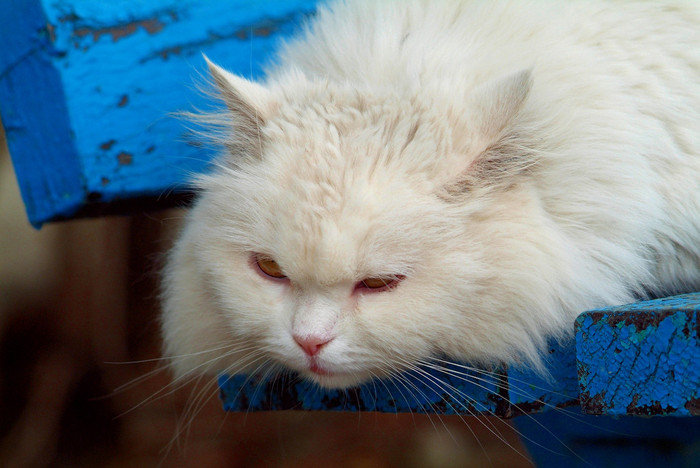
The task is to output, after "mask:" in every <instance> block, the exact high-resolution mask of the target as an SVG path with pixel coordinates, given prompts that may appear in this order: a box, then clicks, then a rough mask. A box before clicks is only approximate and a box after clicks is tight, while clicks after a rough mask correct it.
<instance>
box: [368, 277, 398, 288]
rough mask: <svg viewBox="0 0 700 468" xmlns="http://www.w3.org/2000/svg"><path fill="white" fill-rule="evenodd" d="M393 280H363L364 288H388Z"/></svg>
mask: <svg viewBox="0 0 700 468" xmlns="http://www.w3.org/2000/svg"><path fill="white" fill-rule="evenodd" d="M390 282H391V280H385V279H384V278H365V279H363V280H362V286H364V287H365V288H367V289H378V288H383V287H384V286H387V285H388V283H390Z"/></svg>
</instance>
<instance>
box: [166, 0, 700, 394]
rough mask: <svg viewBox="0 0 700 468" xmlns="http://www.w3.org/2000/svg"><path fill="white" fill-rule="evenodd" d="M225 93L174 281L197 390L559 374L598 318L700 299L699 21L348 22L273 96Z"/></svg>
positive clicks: (492, 11) (427, 15) (291, 58)
mask: <svg viewBox="0 0 700 468" xmlns="http://www.w3.org/2000/svg"><path fill="white" fill-rule="evenodd" d="M210 70H211V72H212V76H213V78H214V80H215V81H216V83H217V85H218V87H219V89H220V91H221V95H222V97H223V99H224V101H225V103H226V104H227V106H228V110H227V116H226V117H225V119H224V120H223V121H222V119H221V117H220V116H218V117H217V116H214V117H207V116H204V117H203V118H204V119H205V120H207V119H211V120H213V121H214V122H218V123H219V124H221V123H223V128H220V129H219V133H218V138H219V140H220V141H221V142H222V143H223V144H225V145H226V147H227V154H226V155H225V156H224V157H222V159H221V160H220V164H219V166H218V167H217V168H216V169H215V170H214V171H213V172H212V173H211V174H209V175H205V176H202V177H201V178H200V179H199V187H200V188H201V195H200V196H199V199H198V201H197V203H196V205H195V206H194V208H193V209H192V210H191V212H190V213H189V215H188V218H187V220H186V225H185V228H184V231H183V233H182V235H181V237H180V238H179V239H178V241H177V243H176V245H175V247H174V249H173V251H172V254H171V256H170V258H169V262H168V265H167V268H166V270H165V278H164V315H163V333H164V339H165V350H166V354H167V355H169V356H172V357H174V359H173V364H174V368H175V369H176V371H177V372H180V373H190V372H203V371H214V372H220V371H226V372H231V373H233V372H240V371H245V372H250V371H255V370H259V369H262V368H266V366H269V365H271V364H281V365H282V366H284V368H290V369H293V370H296V371H299V372H300V373H301V374H302V375H303V376H305V377H308V378H309V379H312V380H315V381H316V382H318V383H320V384H322V385H325V386H338V387H343V386H348V385H353V384H356V383H358V382H361V381H364V380H366V379H368V378H371V377H373V376H383V375H387V374H389V373H391V372H394V371H400V370H401V369H403V368H405V367H406V364H405V363H406V361H413V360H415V359H422V358H427V357H430V356H435V355H447V356H449V358H451V359H453V360H459V361H470V362H475V363H482V364H483V363H494V362H502V361H505V362H521V363H526V364H528V365H532V366H535V367H537V366H539V365H540V359H539V353H540V351H541V349H542V347H543V345H544V343H545V341H546V339H547V338H548V337H552V336H553V337H563V336H566V334H568V333H570V331H571V330H572V328H573V320H574V318H575V317H576V315H577V314H578V313H580V312H582V311H584V310H586V309H590V308H594V307H599V306H605V305H611V304H619V303H625V302H630V301H633V300H635V299H637V298H640V297H644V296H645V295H647V294H650V293H651V294H668V293H673V292H680V291H686V290H691V289H694V288H697V287H698V286H700V8H699V7H698V6H696V5H693V4H692V2H680V1H675V2H660V1H659V2H656V1H647V2H600V1H593V0H591V1H578V2H568V1H567V2H563V1H560V0H552V1H529V2H528V1H508V2H506V1H492V0H484V1H455V0H444V1H428V0H422V1H421V0H409V1H393V2H391V1H373V0H367V1H352V2H347V3H335V4H333V5H332V6H330V7H328V8H321V9H320V11H319V13H318V14H317V15H316V17H315V18H314V19H313V21H312V22H311V23H310V24H309V25H308V28H307V29H306V30H305V31H304V33H303V34H301V35H300V37H298V38H296V39H295V40H293V41H291V42H289V43H288V44H286V45H285V46H284V47H283V48H282V50H281V52H280V54H279V60H278V65H277V66H276V67H275V68H274V69H273V70H271V71H270V73H269V74H268V79H267V81H266V82H265V83H264V84H256V83H252V82H249V81H246V80H244V79H242V78H238V77H235V76H233V75H230V74H228V73H227V72H225V71H223V70H222V69H220V68H218V67H216V66H215V65H213V64H211V65H210ZM226 119H227V120H226ZM252 252H257V253H262V254H265V255H266V256H269V257H270V258H272V259H274V260H276V261H277V262H278V263H279V265H280V266H281V268H282V270H283V271H284V273H285V274H286V275H287V276H288V277H289V281H288V282H285V281H276V280H272V279H269V278H265V277H264V276H263V275H261V274H260V273H259V272H258V271H256V266H255V262H254V259H253V260H251V253H252ZM382 275H384V276H391V275H397V276H398V275H401V276H400V277H405V278H404V279H403V281H401V282H400V283H399V284H398V286H396V287H395V288H393V289H390V290H387V291H384V292H378V293H368V292H366V291H361V290H357V289H355V284H356V283H357V282H358V281H361V280H362V279H363V278H366V277H373V276H382ZM293 335H296V336H307V337H308V336H312V337H313V336H317V337H322V338H324V339H326V338H332V340H331V341H330V342H328V343H327V344H326V345H324V346H323V348H322V349H321V351H320V353H319V354H318V355H317V356H315V357H314V358H313V359H311V358H310V357H309V356H307V355H306V354H305V353H304V352H303V350H302V349H301V347H300V346H299V345H297V343H296V342H295V341H294V339H293ZM212 349H217V350H216V351H209V350H212ZM311 361H314V364H315V366H316V369H317V371H313V370H312V369H311ZM319 368H320V369H322V372H318V369H319Z"/></svg>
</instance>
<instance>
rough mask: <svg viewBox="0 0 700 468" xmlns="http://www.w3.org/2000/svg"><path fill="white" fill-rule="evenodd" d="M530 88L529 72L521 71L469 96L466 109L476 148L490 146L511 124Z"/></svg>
mask: <svg viewBox="0 0 700 468" xmlns="http://www.w3.org/2000/svg"><path fill="white" fill-rule="evenodd" d="M530 88H532V71H531V70H529V69H526V70H521V71H519V72H517V73H513V74H511V75H507V76H505V77H501V78H496V79H494V80H492V81H489V82H487V83H485V84H483V85H481V86H479V87H477V88H476V89H475V90H474V91H473V92H472V94H471V95H470V96H469V102H468V104H467V109H469V114H470V115H469V116H468V117H469V119H470V122H469V124H468V125H470V127H471V129H472V135H473V137H476V140H477V141H478V143H477V144H479V143H480V144H482V145H487V146H488V145H491V144H493V143H494V142H495V141H497V140H498V139H499V138H500V137H501V136H503V134H504V133H505V132H507V130H508V128H509V126H510V124H511V123H512V122H513V120H514V119H515V117H516V116H517V115H518V112H520V110H521V109H522V107H523V104H524V103H525V101H526V99H527V97H528V95H529V94H530Z"/></svg>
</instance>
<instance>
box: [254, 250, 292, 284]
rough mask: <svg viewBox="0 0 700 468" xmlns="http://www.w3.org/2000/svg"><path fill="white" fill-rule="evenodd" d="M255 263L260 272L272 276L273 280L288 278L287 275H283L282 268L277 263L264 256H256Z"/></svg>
mask: <svg viewBox="0 0 700 468" xmlns="http://www.w3.org/2000/svg"><path fill="white" fill-rule="evenodd" d="M255 263H256V264H257V265H258V268H259V269H260V271H262V272H263V273H265V274H266V275H267V276H271V277H272V278H278V279H282V278H286V277H287V275H285V274H284V273H282V269H281V268H280V266H279V265H278V264H277V262H276V261H274V260H272V259H271V258H269V257H264V256H262V255H256V256H255Z"/></svg>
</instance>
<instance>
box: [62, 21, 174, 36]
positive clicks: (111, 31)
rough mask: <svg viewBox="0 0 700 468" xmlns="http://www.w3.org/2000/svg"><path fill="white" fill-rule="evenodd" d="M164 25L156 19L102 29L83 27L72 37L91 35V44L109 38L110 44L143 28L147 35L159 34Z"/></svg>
mask: <svg viewBox="0 0 700 468" xmlns="http://www.w3.org/2000/svg"><path fill="white" fill-rule="evenodd" d="M164 27H165V25H164V24H163V22H162V21H160V20H159V19H158V18H150V19H145V20H138V21H132V22H130V23H126V24H122V25H118V26H107V27H104V28H92V27H89V26H83V27H79V28H76V29H75V30H73V35H74V36H76V37H79V38H83V37H85V36H88V35H92V40H93V42H97V41H99V40H100V38H101V37H102V36H107V35H109V36H111V37H112V42H117V41H119V40H120V39H123V38H125V37H127V36H131V35H132V34H134V33H135V32H136V31H138V29H139V28H143V29H144V30H145V31H146V32H147V33H148V34H156V33H158V32H160V31H161V30H162V29H163V28H164Z"/></svg>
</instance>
